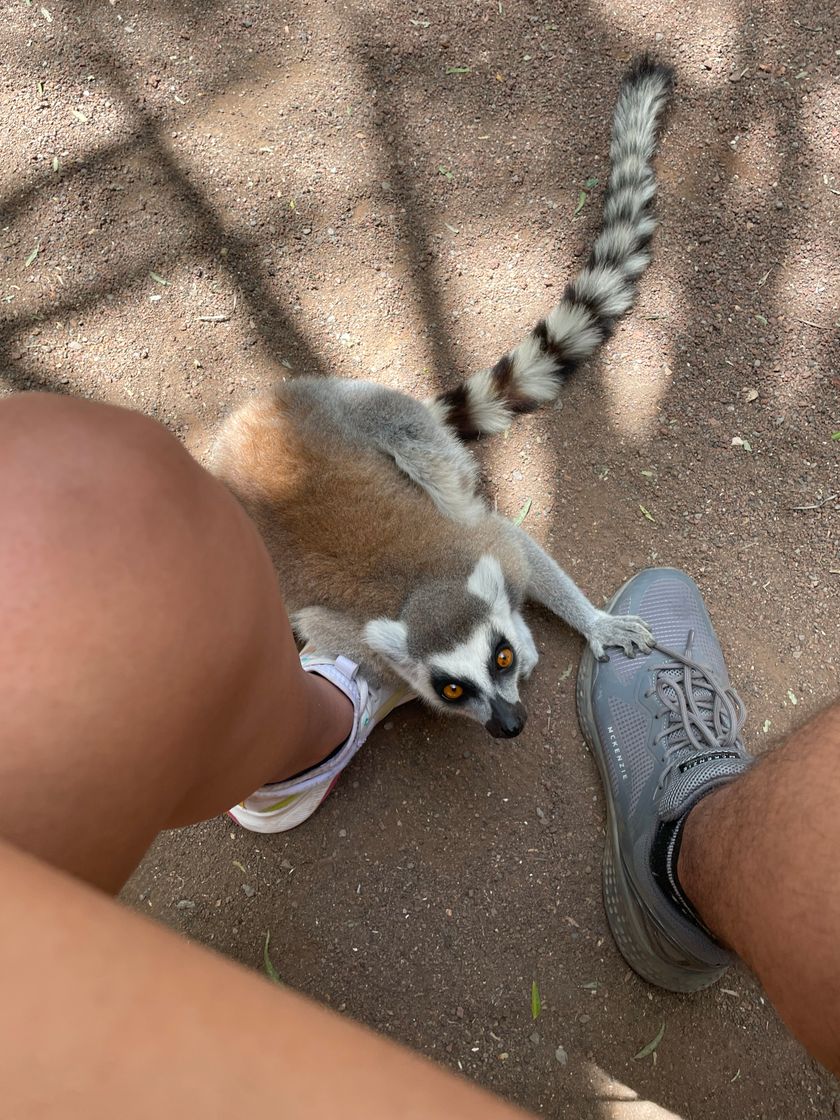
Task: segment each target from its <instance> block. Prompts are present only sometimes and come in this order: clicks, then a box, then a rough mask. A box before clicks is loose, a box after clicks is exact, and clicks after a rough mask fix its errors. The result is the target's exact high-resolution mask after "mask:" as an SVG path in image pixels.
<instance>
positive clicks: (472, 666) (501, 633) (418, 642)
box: [365, 555, 537, 739]
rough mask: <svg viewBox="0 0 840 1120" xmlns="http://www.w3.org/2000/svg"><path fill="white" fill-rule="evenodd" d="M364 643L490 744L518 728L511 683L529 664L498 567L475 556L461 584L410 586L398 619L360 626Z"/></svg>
mask: <svg viewBox="0 0 840 1120" xmlns="http://www.w3.org/2000/svg"><path fill="white" fill-rule="evenodd" d="M365 637H366V640H367V642H368V644H369V645H370V646H371V648H372V649H374V650H375V651H376V652H377V653H378V654H379V655H380V656H381V657H383V658H385V660H386V661H388V663H389V664H390V665H391V666H392V668H393V669H394V670H395V671H396V672H397V673H399V675H400V676H401V677H402V678H403V679H404V680H405V681H407V682H408V684H410V685H411V687H412V688H413V689H414V691H415V692H417V693H418V694H419V695H420V696H422V697H423V698H424V699H425V700H427V701H428V702H429V703H430V704H432V705H433V707H435V708H437V709H439V710H440V711H445V712H450V713H452V714H453V715H461V716H467V717H469V718H470V719H475V720H478V722H479V723H482V724H484V726H485V728H486V729H487V731H489V732H490V734H491V735H492V736H493V737H494V738H496V739H512V738H513V737H514V736H516V735H518V734H519V733H520V731H521V730H522V728H523V727H524V726H525V720H526V719H527V713H526V711H525V708H524V707H523V705H522V703H521V702H520V699H519V682H520V680H522V679H523V678H525V677H527V676H528V675H529V674H530V672H531V670H532V669H533V667H534V665H535V664H536V662H537V651H536V647H535V646H534V641H533V638H532V637H531V633H530V631H529V630H528V627H527V626H526V625H525V620H524V619H523V618H522V615H521V614H520V613H519V611H518V610H517V609H516V606H515V605H514V604H512V603H511V601H510V597H509V595H508V591H507V588H506V586H505V581H504V577H503V575H502V571H501V568H500V567H499V562H498V561H497V560H496V559H495V557H493V556H490V555H485V556H482V557H481V559H480V560H479V561H478V563H477V564H476V566H475V568H474V570H473V572H472V573H471V575H470V577H469V579H467V580H466V581H464V582H461V583H458V582H456V581H452V580H440V581H434V582H432V583H429V584H427V585H425V586H424V587H422V588H418V590H417V592H416V594H415V595H412V597H411V599H410V600H409V602H408V603H407V604H406V608H405V610H404V611H403V613H402V616H401V618H400V619H399V620H392V619H375V620H374V621H372V622H369V623H368V624H367V627H366V628H365Z"/></svg>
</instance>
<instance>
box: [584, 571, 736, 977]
mask: <svg viewBox="0 0 840 1120" xmlns="http://www.w3.org/2000/svg"><path fill="white" fill-rule="evenodd" d="M633 578H635V577H633ZM631 582H632V579H631V580H628V581H627V583H625V584H623V586H622V587H620V588H619V589H618V591H617V592H616V593H615V595H614V596H613V597H612V599H611V600H610V602H609V603H608V604H607V606H606V607H605V608H604V610H606V611H611V610H612V608H613V605H614V604H615V603H616V602H617V600H618V599H619V597H620V596H621V595H622V594H623V593H624V590H625V588H626V587H627V586H628V584H629V583H631ZM595 665H596V661H595V657H594V655H593V654H592V652H591V651H590V650H589V649H588V648H587V649H586V650H585V651H584V654H583V657H582V658H581V663H580V669H579V671H578V680H577V689H576V695H577V709H578V719H579V720H580V725H581V728H582V729H583V734H584V737H585V739H586V745H587V746H588V748H589V752H590V754H591V755H592V756H593V758H594V759H595V762H596V764H597V766H598V772H599V773H600V775H601V785H602V786H603V790H604V800H605V801H606V805H607V835H606V840H605V842H604V861H603V890H604V910H605V911H606V915H607V923H608V925H609V927H610V932H611V933H612V936H613V939H614V941H615V943H616V946H617V947H618V950H619V952H620V953H621V955H622V956H623V957H624V959H625V960H626V961H627V963H628V964H629V965H630V967H631V968H632V969H633V971H634V972H637V973H638V974H639V976H641V977H642V979H644V980H647V981H648V982H649V983H651V984H656V986H657V987H659V988H666V989H667V990H668V991H671V992H683V993H689V992H700V991H702V990H703V989H704V988H708V987H711V985H712V984H715V983H716V982H717V981H718V980H719V979H720V978H721V976H723V974H724V973H725V972H726V971H727V967H726V966H725V967H723V968H714V969H709V968H703V969H698V970H697V971H694V970H693V969H690V968H689V967H687V966H685V965H679V964H674V965H670V964H668V962H667V961H665V960H663V959H662V952H661V945H662V943H663V942H665V943H666V944H668V945H672V946H673V949H674V956H675V957H677V956H679V954H680V949H679V946H677V945H676V944H675V943H674V942H673V941H672V939H671V938H670V937H669V936H668V934H667V933H666V932H665V930H663V929H662V927H661V926H660V925H659V924H658V923H657V922H656V921H655V920H654V918H653V916H652V915H651V914H650V912H649V911H648V910H647V909H646V908H645V907H644V906H643V905H642V904H641V903H640V902H639V900H638V897H637V895H636V891H635V889H634V888H633V885H632V882H631V879H630V876H629V874H628V872H627V868H626V866H625V864H624V859H623V857H622V854H621V844H620V842H619V837H618V823H617V820H616V814H615V805H614V802H613V796H612V785H611V783H610V780H609V775H608V773H607V767H606V763H605V760H604V754H603V748H602V746H601V741H600V737H599V735H598V731H597V725H596V723H595V716H594V713H593V711H592V678H593V674H594V671H595Z"/></svg>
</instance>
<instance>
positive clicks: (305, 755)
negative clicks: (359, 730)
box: [271, 672, 354, 782]
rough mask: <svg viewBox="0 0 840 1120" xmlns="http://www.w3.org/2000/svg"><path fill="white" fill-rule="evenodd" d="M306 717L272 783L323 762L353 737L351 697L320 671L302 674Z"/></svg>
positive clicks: (302, 697)
mask: <svg viewBox="0 0 840 1120" xmlns="http://www.w3.org/2000/svg"><path fill="white" fill-rule="evenodd" d="M300 688H301V692H302V696H301V698H300V699H301V702H302V703H303V704H304V705H305V709H306V719H305V721H304V724H303V728H304V729H303V732H302V734H301V736H300V739H299V742H298V744H297V745H296V749H294V750H293V751H290V752H289V753H288V754H287V756H286V757H285V758H284V760H283V764H282V766H281V767H280V768H279V770H278V772H277V774H276V775H275V776H274V777H273V778H272V779H271V781H272V782H284V781H288V779H289V778H293V777H297V776H298V775H299V774H301V773H303V772H304V771H306V770H310V769H312V768H313V767H315V766H318V765H320V763H322V762H323V761H324V760H325V759H327V758H329V756H330V755H331V754H334V753H335V752H336V751H337V750H338V749H339V748H340V747H341V746H342V745H343V744H344V743H345V742H346V741H347V739H348V738H349V737H350V734H351V732H352V730H353V719H354V710H353V702H352V701H351V700H350V697H349V696H347V695H345V693H344V692H342V691H341V689H340V688H338V687H337V686H336V685H334V684H332V682H331V681H328V680H327V679H326V678H325V677H322V676H319V675H318V674H317V673H307V672H302V673H301V682H300Z"/></svg>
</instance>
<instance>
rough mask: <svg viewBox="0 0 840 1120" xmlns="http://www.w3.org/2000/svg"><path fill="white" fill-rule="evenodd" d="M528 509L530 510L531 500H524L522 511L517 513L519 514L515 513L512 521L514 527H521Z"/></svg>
mask: <svg viewBox="0 0 840 1120" xmlns="http://www.w3.org/2000/svg"><path fill="white" fill-rule="evenodd" d="M530 509H531V499H530V498H526V499H525V504H524V505H523V507H522V509H521V510H520V511H519V513H517V515H516V517H514V519H513V523H514V525H521V524H522V522H523V521H524V520H525V518H526V517H527V516H528V513H529V511H530Z"/></svg>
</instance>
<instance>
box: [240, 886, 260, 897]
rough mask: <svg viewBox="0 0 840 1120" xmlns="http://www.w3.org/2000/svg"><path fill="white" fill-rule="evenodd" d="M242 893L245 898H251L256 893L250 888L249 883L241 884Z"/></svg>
mask: <svg viewBox="0 0 840 1120" xmlns="http://www.w3.org/2000/svg"><path fill="white" fill-rule="evenodd" d="M242 893H243V894H244V895H245V897H246V898H253V897H254V895H255V894H256V893H257V892H256V891H255V890H254V888H253V887H252V886H251V884H250V883H243V884H242Z"/></svg>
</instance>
